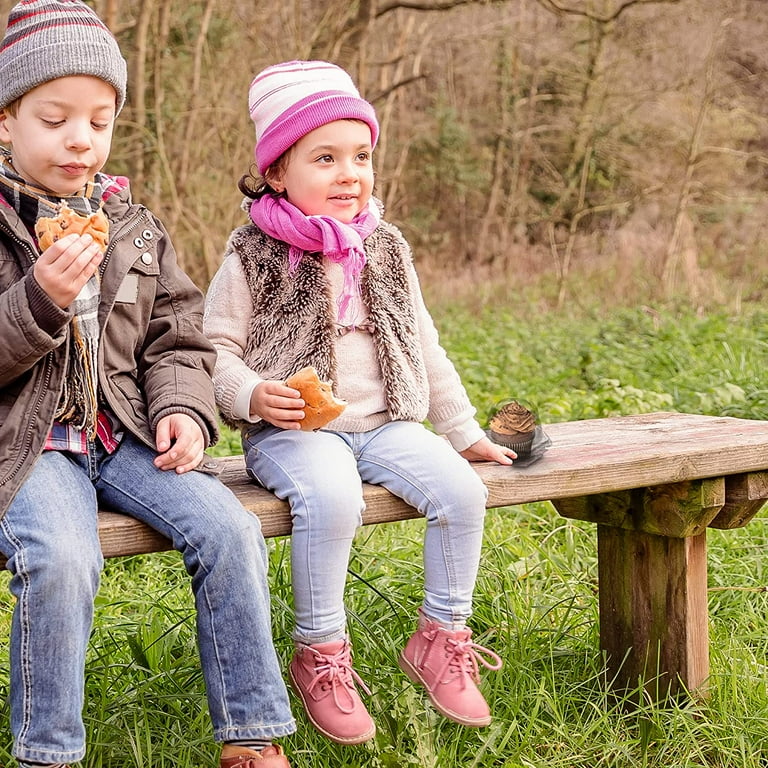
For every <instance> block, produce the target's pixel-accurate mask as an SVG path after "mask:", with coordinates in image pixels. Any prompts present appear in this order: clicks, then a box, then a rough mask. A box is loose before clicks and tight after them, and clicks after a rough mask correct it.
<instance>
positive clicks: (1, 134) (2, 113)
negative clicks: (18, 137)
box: [0, 109, 11, 144]
mask: <svg viewBox="0 0 768 768" xmlns="http://www.w3.org/2000/svg"><path fill="white" fill-rule="evenodd" d="M10 141H11V134H10V132H9V131H8V112H7V111H6V110H5V109H0V143H2V144H9V143H10Z"/></svg>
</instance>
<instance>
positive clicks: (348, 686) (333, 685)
mask: <svg viewBox="0 0 768 768" xmlns="http://www.w3.org/2000/svg"><path fill="white" fill-rule="evenodd" d="M308 647H309V650H310V651H312V653H313V654H314V657H315V677H314V680H312V682H311V683H310V684H309V687H308V689H307V691H308V692H309V693H311V692H312V691H313V690H314V689H315V688H316V687H317V686H320V687H321V689H322V690H327V689H328V687H330V689H331V692H332V694H333V701H334V703H335V704H336V706H337V707H338V708H339V709H340V710H341V711H342V712H344V714H347V715H348V714H350V713H351V712H353V711H354V709H355V704H356V698H355V697H353V696H352V695H350V690H354V687H355V683H357V684H358V685H359V686H360V687H361V688H362V689H363V690H364V691H365V692H366V693H367V694H368V695H369V696H370V695H371V691H370V690H369V688H368V686H367V685H366V684H365V683H364V682H363V680H362V678H361V677H360V675H358V674H357V672H355V670H354V669H353V668H352V655H351V653H350V650H349V645H348V644H347V643H345V644H344V645H343V646H342V648H341V650H339V651H338V652H336V653H333V654H330V653H320V652H319V651H316V650H315V649H314V648H312V647H311V646H308ZM340 693H342V694H343V697H344V698H345V699H346V701H347V702H348V703H346V704H344V705H342V703H341V701H340V700H339V694H340Z"/></svg>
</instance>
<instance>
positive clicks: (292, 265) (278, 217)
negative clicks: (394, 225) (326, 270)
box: [250, 194, 381, 319]
mask: <svg viewBox="0 0 768 768" xmlns="http://www.w3.org/2000/svg"><path fill="white" fill-rule="evenodd" d="M250 214H251V221H252V222H253V223H254V224H255V225H256V226H257V227H259V229H261V230H263V231H264V232H266V233H267V234H268V235H270V236H271V237H274V238H275V239H276V240H282V241H283V242H285V243H288V245H290V250H289V251H288V271H289V273H290V274H293V273H294V272H295V271H296V269H297V268H298V266H299V263H300V262H301V260H302V258H303V257H304V254H305V253H306V252H308V253H317V252H320V253H322V254H323V255H324V256H326V257H327V258H329V259H330V260H331V261H333V262H336V263H337V264H340V265H341V268H342V270H343V272H344V289H343V291H342V294H341V296H339V318H340V319H341V318H343V317H344V316H345V314H346V311H347V308H348V307H349V302H350V301H351V300H352V299H353V298H356V297H358V296H359V295H360V274H361V273H362V271H363V267H364V266H365V250H364V249H363V240H365V238H366V237H368V235H370V234H371V233H372V232H373V231H374V230H375V229H376V227H377V226H378V224H379V219H380V218H381V217H380V214H379V209H378V207H377V206H376V203H375V202H374V201H373V199H370V200H369V201H368V205H367V206H366V207H365V208H364V209H363V210H362V211H361V212H360V213H359V214H357V216H355V218H354V219H352V221H351V222H350V223H349V224H344V223H343V222H341V221H339V220H338V219H334V218H333V217H331V216H306V215H305V214H303V213H302V212H301V211H300V210H299V209H298V208H297V207H296V206H295V205H293V204H292V203H289V202H288V201H287V200H286V199H285V198H284V197H277V196H275V195H269V194H267V195H262V196H261V197H260V198H258V199H256V200H254V201H253V202H252V203H251V208H250Z"/></svg>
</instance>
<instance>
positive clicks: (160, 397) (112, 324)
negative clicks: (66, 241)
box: [0, 185, 218, 517]
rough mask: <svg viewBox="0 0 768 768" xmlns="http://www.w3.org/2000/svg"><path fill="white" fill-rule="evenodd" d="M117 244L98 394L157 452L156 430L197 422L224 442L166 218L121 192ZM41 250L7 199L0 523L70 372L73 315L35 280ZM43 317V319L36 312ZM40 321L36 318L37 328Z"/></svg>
mask: <svg viewBox="0 0 768 768" xmlns="http://www.w3.org/2000/svg"><path fill="white" fill-rule="evenodd" d="M104 212H105V213H106V215H107V218H108V219H109V221H110V241H109V245H108V247H107V251H106V255H105V257H104V260H103V262H102V264H101V265H100V268H99V271H100V273H101V299H100V305H99V326H100V329H101V338H100V344H99V387H100V394H101V397H102V400H103V401H104V402H105V403H106V405H107V407H108V408H109V409H110V410H111V411H112V412H113V413H114V414H115V416H117V418H118V419H119V420H120V422H121V424H122V425H123V426H124V427H125V429H126V430H128V431H129V432H131V433H133V434H134V435H135V436H136V437H137V438H139V439H140V440H142V441H144V442H145V443H146V444H147V445H149V446H150V447H153V448H154V428H155V425H156V424H157V422H158V421H159V420H160V419H161V418H162V417H163V416H166V415H168V414H170V413H179V412H181V413H188V414H189V415H190V416H192V417H193V418H195V419H196V420H197V422H198V423H199V424H200V426H201V428H202V429H203V434H204V435H205V437H206V439H207V441H208V443H209V444H210V443H213V442H215V440H216V439H217V437H218V431H217V413H216V407H215V402H214V395H213V384H212V381H211V374H212V372H213V366H214V362H215V358H216V353H215V351H214V349H213V347H212V346H211V344H210V342H209V341H208V340H207V339H206V338H205V336H204V335H203V332H202V311H203V301H202V294H201V292H200V291H199V290H198V288H196V287H195V285H194V284H193V283H192V281H191V280H190V279H189V278H188V277H187V276H186V274H184V272H182V270H181V269H180V268H179V266H178V264H177V261H176V254H175V251H174V249H173V246H172V245H171V242H170V238H169V236H168V234H167V232H166V231H165V229H164V228H163V226H162V225H161V224H160V222H159V221H157V219H155V217H154V216H152V214H151V213H150V212H149V211H147V209H146V208H143V207H142V206H138V205H134V204H132V203H131V200H130V193H129V190H128V188H127V185H126V188H124V189H123V190H122V191H120V192H119V193H117V194H114V195H112V196H111V197H109V198H108V199H107V200H106V201H105V203H104ZM35 253H36V250H35V245H34V241H33V239H32V237H31V235H30V234H29V231H28V230H27V228H26V227H25V226H24V224H23V223H22V222H21V219H20V218H19V217H18V215H17V214H16V211H15V210H13V208H11V207H10V206H9V205H8V204H7V202H6V201H5V200H3V199H2V197H0V517H2V515H4V514H5V511H6V510H7V508H8V506H9V504H10V502H11V501H12V499H13V497H14V496H15V494H16V491H17V490H18V489H19V487H20V485H21V484H22V483H23V482H24V480H25V478H26V476H27V474H28V473H29V471H30V469H31V467H32V465H33V464H34V462H35V461H36V460H37V458H38V456H39V455H40V454H41V452H42V450H43V446H44V445H45V440H46V436H47V434H48V431H49V429H50V427H51V425H52V423H53V414H54V412H55V410H56V406H57V404H58V401H59V397H60V394H61V390H62V385H63V376H64V373H65V371H66V370H67V350H68V348H69V345H68V344H67V343H65V342H66V341H67V334H68V333H69V332H70V327H71V325H70V319H71V315H70V314H69V313H68V312H67V311H66V310H61V309H60V308H58V307H57V306H56V305H55V304H53V302H51V301H50V299H49V298H48V297H47V296H46V294H45V293H44V292H43V291H42V290H41V289H40V287H39V285H37V282H36V281H35V280H34V278H33V276H32V269H31V267H32V264H33V260H32V259H33V256H34V254H35ZM33 309H34V311H33ZM35 318H38V320H36V319H35Z"/></svg>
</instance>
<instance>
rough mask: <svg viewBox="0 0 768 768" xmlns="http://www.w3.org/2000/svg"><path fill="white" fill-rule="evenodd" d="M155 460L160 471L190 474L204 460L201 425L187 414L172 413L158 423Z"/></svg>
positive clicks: (203, 441)
mask: <svg viewBox="0 0 768 768" xmlns="http://www.w3.org/2000/svg"><path fill="white" fill-rule="evenodd" d="M155 446H156V447H157V450H158V453H159V456H157V457H156V458H155V466H156V467H157V468H158V469H162V470H169V469H175V470H176V472H177V473H178V474H180V475H181V474H183V473H184V472H189V470H191V469H194V468H195V467H196V466H197V465H198V464H199V463H200V462H201V461H202V460H203V452H204V451H205V439H204V437H203V432H202V430H201V429H200V425H199V424H198V423H197V422H196V421H195V420H194V419H193V418H192V417H191V416H188V415H187V414H186V413H172V414H171V415H170V416H163V418H162V419H160V421H158V422H157V429H156V430H155Z"/></svg>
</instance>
